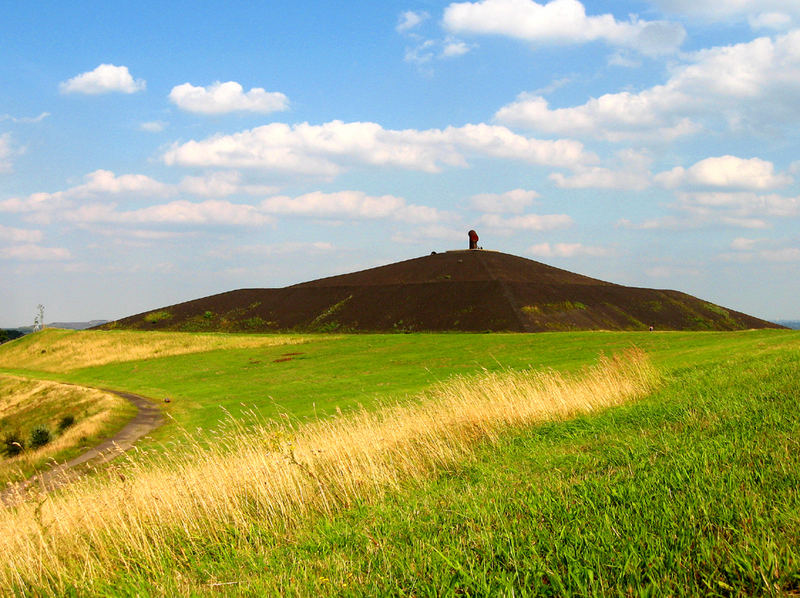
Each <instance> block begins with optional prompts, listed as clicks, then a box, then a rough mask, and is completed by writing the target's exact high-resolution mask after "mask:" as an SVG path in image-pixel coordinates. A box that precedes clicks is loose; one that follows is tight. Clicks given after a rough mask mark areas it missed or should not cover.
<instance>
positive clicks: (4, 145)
mask: <svg viewBox="0 0 800 598" xmlns="http://www.w3.org/2000/svg"><path fill="white" fill-rule="evenodd" d="M13 153H14V152H13V149H12V148H11V133H3V134H2V135H0V172H11V170H12V169H11V156H12V154H13Z"/></svg>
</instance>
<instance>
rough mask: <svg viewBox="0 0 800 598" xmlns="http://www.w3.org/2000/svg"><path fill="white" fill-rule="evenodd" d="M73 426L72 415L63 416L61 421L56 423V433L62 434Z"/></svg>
mask: <svg viewBox="0 0 800 598" xmlns="http://www.w3.org/2000/svg"><path fill="white" fill-rule="evenodd" d="M74 424H75V417H74V416H72V415H65V416H64V417H62V418H61V421H59V422H58V431H59V432H63V431H64V430H66V429H67V428H70V427H72V426H73V425H74Z"/></svg>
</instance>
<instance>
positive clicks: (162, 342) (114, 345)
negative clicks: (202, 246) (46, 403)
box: [0, 329, 307, 373]
mask: <svg viewBox="0 0 800 598" xmlns="http://www.w3.org/2000/svg"><path fill="white" fill-rule="evenodd" d="M304 342H307V340H306V339H303V338H301V337H293V336H260V335H244V334H241V335H235V334H225V335H222V334H198V333H181V332H156V331H150V332H139V331H131V330H80V331H78V330H57V329H47V330H43V331H42V332H38V333H36V334H33V335H29V336H27V337H23V338H22V339H20V340H18V341H16V342H14V343H9V344H7V345H4V346H3V347H2V348H0V368H24V369H31V370H41V371H47V372H61V373H63V372H68V371H70V370H76V369H79V368H85V367H90V366H97V365H105V364H107V363H114V362H120V361H134V360H137V359H150V358H153V357H167V356H169V355H182V354H186V353H202V352H204V351H214V350H216V349H246V348H254V347H271V346H277V345H295V344H299V343H304Z"/></svg>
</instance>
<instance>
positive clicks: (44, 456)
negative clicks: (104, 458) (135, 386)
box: [0, 375, 135, 488]
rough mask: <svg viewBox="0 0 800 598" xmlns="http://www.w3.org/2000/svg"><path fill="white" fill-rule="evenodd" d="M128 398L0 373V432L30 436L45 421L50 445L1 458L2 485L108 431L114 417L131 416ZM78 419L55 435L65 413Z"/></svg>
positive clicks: (80, 387)
mask: <svg viewBox="0 0 800 598" xmlns="http://www.w3.org/2000/svg"><path fill="white" fill-rule="evenodd" d="M134 413H135V409H134V408H132V407H131V406H130V405H129V404H128V402H127V401H125V399H122V398H120V397H118V396H116V395H113V394H111V393H107V392H104V391H102V390H98V389H96V388H86V387H82V386H75V385H72V384H59V383H57V382H48V381H43V380H27V379H25V378H19V377H16V376H6V375H0V434H4V433H5V432H6V431H11V430H18V431H20V432H21V433H22V434H23V437H25V438H27V436H28V434H29V433H30V430H31V428H33V427H34V426H36V425H44V426H47V427H48V429H49V430H50V431H51V432H52V433H53V435H54V438H53V440H52V441H51V442H49V443H48V444H46V445H44V446H42V447H40V448H38V449H36V450H26V451H25V452H24V453H22V454H20V455H18V456H16V457H11V458H0V488H2V487H4V486H5V485H6V484H7V483H8V482H15V481H19V480H22V479H25V478H26V477H28V476H29V475H30V474H31V473H33V472H34V471H35V470H39V469H41V468H42V467H43V466H45V465H47V464H48V463H49V462H50V461H52V460H53V459H56V458H59V456H60V455H63V454H64V453H65V452H66V451H69V450H70V449H73V448H76V447H80V446H84V445H87V444H88V443H91V442H92V441H93V440H95V439H97V438H99V437H102V436H105V435H106V434H107V433H108V432H109V427H110V426H112V425H113V424H114V422H115V420H117V419H119V418H120V417H124V416H126V415H133V414H134ZM67 415H71V416H72V417H74V418H75V424H74V425H72V426H70V427H69V428H67V429H66V430H64V432H63V433H61V434H56V430H57V428H58V424H59V422H60V421H61V418H62V417H64V416H67Z"/></svg>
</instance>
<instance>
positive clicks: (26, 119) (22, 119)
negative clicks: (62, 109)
mask: <svg viewBox="0 0 800 598" xmlns="http://www.w3.org/2000/svg"><path fill="white" fill-rule="evenodd" d="M48 116H50V113H49V112H42V113H40V114H39V116H11V115H10V114H0V122H2V121H4V120H8V121H11V122H12V123H38V122H42V121H43V120H44V119H45V118H47V117H48Z"/></svg>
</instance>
